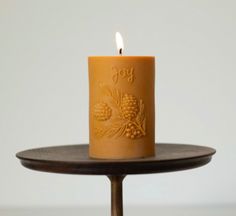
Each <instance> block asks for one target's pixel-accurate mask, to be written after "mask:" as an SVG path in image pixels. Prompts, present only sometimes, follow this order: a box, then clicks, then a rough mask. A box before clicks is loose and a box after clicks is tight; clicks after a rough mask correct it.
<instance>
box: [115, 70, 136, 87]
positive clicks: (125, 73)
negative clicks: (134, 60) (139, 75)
mask: <svg viewBox="0 0 236 216" xmlns="http://www.w3.org/2000/svg"><path fill="white" fill-rule="evenodd" d="M112 71H114V74H113V76H112V80H113V82H114V83H117V82H118V80H119V79H127V81H128V82H129V83H133V82H134V79H135V77H134V68H133V67H131V68H117V67H112Z"/></svg>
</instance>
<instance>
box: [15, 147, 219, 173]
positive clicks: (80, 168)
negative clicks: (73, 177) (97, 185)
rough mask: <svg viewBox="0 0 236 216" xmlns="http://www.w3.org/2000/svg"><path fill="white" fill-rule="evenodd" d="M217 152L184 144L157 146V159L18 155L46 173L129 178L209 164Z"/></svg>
mask: <svg viewBox="0 0 236 216" xmlns="http://www.w3.org/2000/svg"><path fill="white" fill-rule="evenodd" d="M214 153H215V149H213V148H209V147H205V146H196V145H183V144H167V143H162V144H161V143H160V144H156V156H155V157H149V158H140V159H132V160H99V159H92V158H89V156H88V145H86V144H83V145H65V146H52V147H45V148H37V149H30V150H26V151H22V152H19V153H17V154H16V156H17V157H18V158H19V159H20V160H21V163H22V165H23V166H25V167H27V168H29V169H33V170H38V171H44V172H53V173H66V174H87V175H128V174H147V173H161V172H171V171H179V170H185V169H192V168H196V167H200V166H203V165H205V164H207V163H208V162H209V161H210V160H211V157H212V155H213V154H214Z"/></svg>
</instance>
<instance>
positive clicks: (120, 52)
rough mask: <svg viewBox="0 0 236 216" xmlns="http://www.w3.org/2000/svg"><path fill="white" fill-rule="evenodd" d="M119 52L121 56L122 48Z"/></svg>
mask: <svg viewBox="0 0 236 216" xmlns="http://www.w3.org/2000/svg"><path fill="white" fill-rule="evenodd" d="M119 54H120V55H121V56H122V48H120V49H119Z"/></svg>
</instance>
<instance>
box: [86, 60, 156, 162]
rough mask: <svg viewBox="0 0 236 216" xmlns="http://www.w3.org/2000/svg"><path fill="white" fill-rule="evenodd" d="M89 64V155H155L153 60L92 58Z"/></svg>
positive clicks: (106, 156) (128, 156) (93, 156)
mask: <svg viewBox="0 0 236 216" xmlns="http://www.w3.org/2000/svg"><path fill="white" fill-rule="evenodd" d="M88 64H89V107H90V111H89V121H90V125H89V127H90V145H89V156H90V157H92V158H101V159H130V158H141V157H149V156H154V154H155V148H154V147H155V145H154V143H155V113H154V112H155V107H154V106H155V104H154V88H155V87H154V80H155V58H154V57H152V56H94V57H89V58H88Z"/></svg>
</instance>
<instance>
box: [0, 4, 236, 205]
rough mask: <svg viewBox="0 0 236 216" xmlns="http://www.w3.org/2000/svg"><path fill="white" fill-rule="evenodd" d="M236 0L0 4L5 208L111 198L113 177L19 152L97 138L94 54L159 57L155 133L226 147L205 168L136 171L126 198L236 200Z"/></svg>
mask: <svg viewBox="0 0 236 216" xmlns="http://www.w3.org/2000/svg"><path fill="white" fill-rule="evenodd" d="M235 10H236V2H235V1H234V0H232V1H229V0H222V1H219V0H196V1H191V0H190V1H187V0H185V1H184V0H179V1H174V0H173V1H170V0H163V1H158V0H154V1H138V0H134V1H133V0H122V1H111V0H109V1H108V0H107V1H104V0H100V1H91V0H84V1H77V0H75V1H69V0H64V1H60V0H40V1H36V0H34V1H32V0H28V1H27V0H21V1H17V0H15V1H13V0H0V206H2V207H3V206H54V205H60V206H71V205H100V204H108V203H109V199H110V191H109V190H110V188H109V181H108V180H107V179H106V178H105V177H95V176H94V177H91V176H71V175H59V174H58V175H56V174H49V173H40V172H34V171H30V170H27V169H25V168H23V167H22V166H21V165H20V164H19V161H18V160H17V159H16V158H15V156H14V155H15V153H16V152H17V151H20V150H23V149H27V148H34V147H41V146H48V145H60V144H74V143H86V142H88V76H87V56H89V55H116V46H115V41H114V34H115V32H116V31H120V32H121V33H122V34H123V37H124V40H125V53H124V54H125V55H154V56H156V58H157V80H156V112H157V119H156V122H157V127H156V139H157V141H158V142H177V143H190V144H200V145H208V146H211V147H214V148H216V149H217V151H218V152H217V154H216V155H215V157H214V160H213V161H212V163H210V164H209V165H208V166H205V167H202V168H200V169H195V170H190V171H184V172H176V173H168V174H161V175H140V176H128V177H127V179H126V180H125V181H124V195H125V198H124V201H125V202H126V203H127V204H128V205H129V204H219V203H221V204H230V203H231V204H232V203H236V186H235V182H236V169H235V152H236V142H235V141H236V138H235V128H236V127H235V125H236V123H235V122H236V115H235V111H236V101H235V91H236V85H235V79H236V70H235V69H236V66H235V57H236V54H235V53H236V42H235V38H236V29H235V26H236V25H235V24H236V13H235Z"/></svg>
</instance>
